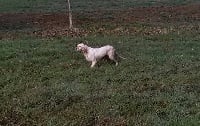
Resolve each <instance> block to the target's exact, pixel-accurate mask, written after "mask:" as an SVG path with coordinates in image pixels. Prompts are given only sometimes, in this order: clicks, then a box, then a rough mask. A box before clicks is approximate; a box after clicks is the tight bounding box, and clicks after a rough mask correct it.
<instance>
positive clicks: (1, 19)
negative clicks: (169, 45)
mask: <svg viewBox="0 0 200 126" xmlns="http://www.w3.org/2000/svg"><path fill="white" fill-rule="evenodd" d="M73 21H74V26H76V27H78V28H79V29H77V28H76V29H75V30H69V29H68V15H67V14H66V13H1V14H0V38H4V37H5V36H6V37H7V36H9V35H10V34H11V32H10V31H15V32H16V31H17V32H18V31H25V33H27V34H32V35H37V36H42V37H46V36H82V35H88V34H90V33H99V32H105V33H106V32H108V33H120V32H125V33H127V34H128V33H132V32H133V33H135V32H138V31H137V30H138V29H137V28H135V27H129V28H124V27H122V26H126V25H130V24H134V23H137V22H139V23H145V24H150V25H153V26H155V28H152V29H151V28H150V31H153V30H155V33H162V32H164V31H162V30H163V29H162V26H163V25H166V24H177V25H179V26H181V27H187V26H188V24H192V26H191V25H190V27H191V29H193V28H194V27H195V28H197V30H199V27H200V4H196V5H184V6H161V7H139V8H132V9H127V10H112V11H104V10H99V11H92V12H80V13H73ZM108 24H109V25H111V26H110V28H106V26H107V25H108ZM25 29H29V30H25ZM30 29H31V30H30ZM143 30H144V29H143ZM148 32H149V31H148V30H147V33H148ZM12 34H13V32H12Z"/></svg>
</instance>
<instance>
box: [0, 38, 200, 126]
mask: <svg viewBox="0 0 200 126" xmlns="http://www.w3.org/2000/svg"><path fill="white" fill-rule="evenodd" d="M199 37H200V36H199V35H197V36H195V37H194V36H184V37H183V36H179V35H159V36H154V37H137V36H121V37H120V36H115V35H113V36H89V37H85V38H77V39H69V38H64V37H62V38H54V39H39V38H22V39H17V40H1V41H0V59H1V60H0V74H1V77H0V82H1V84H0V94H1V98H0V102H1V104H0V111H1V114H0V124H1V125H6V124H10V125H170V126H171V125H179V126H180V125H181V126H188V125H194V126H198V125H199V124H200V122H199V120H200V113H199V111H200V98H199V93H200V86H199V82H200V72H199V71H200V65H199V64H200V45H199ZM80 40H88V41H89V45H103V44H106V43H107V42H109V43H110V44H113V45H114V46H115V47H116V48H117V50H118V52H119V53H120V54H122V55H123V56H125V57H127V59H126V60H122V61H121V62H120V65H119V66H118V67H116V66H115V65H114V64H112V63H109V62H107V61H102V62H100V64H99V66H98V67H96V68H94V69H89V64H88V63H87V62H86V61H85V59H84V57H83V56H82V55H81V54H79V53H78V52H76V51H75V50H74V48H75V43H77V42H79V41H80Z"/></svg>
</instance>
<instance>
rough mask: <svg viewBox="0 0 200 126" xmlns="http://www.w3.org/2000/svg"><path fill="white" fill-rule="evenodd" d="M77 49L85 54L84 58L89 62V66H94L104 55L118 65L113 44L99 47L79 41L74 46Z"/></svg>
mask: <svg viewBox="0 0 200 126" xmlns="http://www.w3.org/2000/svg"><path fill="white" fill-rule="evenodd" d="M76 49H77V51H81V52H82V53H83V55H84V56H85V58H86V60H87V61H89V62H91V63H92V64H91V66H90V67H91V68H93V67H94V66H95V64H96V63H97V61H99V60H100V59H102V58H103V57H104V56H108V57H109V59H110V60H113V61H114V62H115V63H116V66H117V65H118V62H117V60H116V59H115V55H116V53H115V49H114V47H113V46H110V45H106V46H103V47H100V48H92V47H89V46H87V45H85V44H83V43H80V44H78V45H77V47H76Z"/></svg>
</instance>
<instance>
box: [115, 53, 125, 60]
mask: <svg viewBox="0 0 200 126" xmlns="http://www.w3.org/2000/svg"><path fill="white" fill-rule="evenodd" d="M115 54H116V55H117V56H118V57H119V58H121V59H126V58H125V57H123V56H120V55H119V54H118V53H117V52H115Z"/></svg>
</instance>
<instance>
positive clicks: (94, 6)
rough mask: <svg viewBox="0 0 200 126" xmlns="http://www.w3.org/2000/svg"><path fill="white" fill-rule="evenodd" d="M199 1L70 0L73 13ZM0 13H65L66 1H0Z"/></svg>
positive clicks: (195, 0) (195, 1) (196, 0)
mask: <svg viewBox="0 0 200 126" xmlns="http://www.w3.org/2000/svg"><path fill="white" fill-rule="evenodd" d="M197 2H199V0H162V1H161V0H103V1H102V0H96V1H94V0H72V1H71V5H72V10H73V11H93V10H112V9H127V8H131V7H141V6H165V5H182V4H191V3H197ZM0 6H1V8H0V12H4V13H6V12H7V13H8V12H65V11H66V6H67V4H66V0H18V1H17V0H0Z"/></svg>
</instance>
